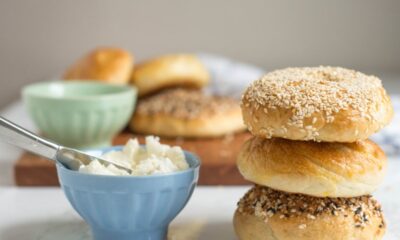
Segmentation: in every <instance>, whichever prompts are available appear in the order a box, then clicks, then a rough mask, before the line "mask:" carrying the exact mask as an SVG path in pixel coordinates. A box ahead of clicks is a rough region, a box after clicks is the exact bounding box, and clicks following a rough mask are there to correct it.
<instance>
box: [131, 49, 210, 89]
mask: <svg viewBox="0 0 400 240" xmlns="http://www.w3.org/2000/svg"><path fill="white" fill-rule="evenodd" d="M209 78H210V76H209V74H208V71H207V69H206V68H205V66H204V65H203V64H202V63H201V62H200V60H199V59H198V58H197V57H196V56H195V55H190V54H176V55H166V56H162V57H158V58H155V59H152V60H149V61H146V62H143V63H140V64H138V65H137V66H136V67H135V69H134V71H133V74H132V84H133V85H135V86H136V87H137V89H138V92H139V96H144V95H147V94H150V93H154V92H157V91H159V90H161V89H165V88H169V87H182V86H183V87H190V88H202V87H204V86H205V85H207V84H208V82H209Z"/></svg>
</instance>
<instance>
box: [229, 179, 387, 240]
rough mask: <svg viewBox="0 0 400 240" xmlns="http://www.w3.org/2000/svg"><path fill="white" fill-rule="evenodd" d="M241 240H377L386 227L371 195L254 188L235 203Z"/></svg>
mask: <svg viewBox="0 0 400 240" xmlns="http://www.w3.org/2000/svg"><path fill="white" fill-rule="evenodd" d="M233 222H234V228H235V231H236V234H237V235H238V237H239V239H240V240H294V239H295V240H316V239H318V240H344V239H345V240H379V239H382V237H383V235H384V233H385V229H386V225H385V222H384V219H383V214H382V211H381V207H380V205H379V203H378V202H377V201H376V200H375V199H373V198H372V197H371V196H362V197H357V198H315V197H308V196H304V195H300V194H288V193H284V192H278V191H274V190H272V189H270V188H266V187H260V186H256V187H254V188H252V189H251V190H250V191H249V192H248V193H247V194H246V195H245V196H244V197H243V198H242V199H241V200H240V202H239V203H238V209H237V210H236V213H235V216H234V220H233Z"/></svg>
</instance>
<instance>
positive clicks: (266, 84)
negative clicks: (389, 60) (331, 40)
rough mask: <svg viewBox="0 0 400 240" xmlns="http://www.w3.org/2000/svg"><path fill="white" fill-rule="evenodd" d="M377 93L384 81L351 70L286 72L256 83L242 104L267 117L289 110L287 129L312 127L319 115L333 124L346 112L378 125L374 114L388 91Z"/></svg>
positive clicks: (311, 136)
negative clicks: (269, 113)
mask: <svg viewBox="0 0 400 240" xmlns="http://www.w3.org/2000/svg"><path fill="white" fill-rule="evenodd" d="M377 89H383V88H382V83H381V80H380V79H378V78H377V77H375V76H370V75H365V74H363V73H360V72H357V71H354V70H350V69H345V68H340V67H329V66H327V67H324V66H320V67H311V68H286V69H282V70H276V71H273V72H270V73H268V74H266V75H265V76H264V77H262V78H261V79H259V80H256V81H254V82H253V83H252V84H251V85H250V86H249V87H248V88H247V89H246V91H245V93H244V94H243V98H242V101H244V102H245V103H246V105H247V104H249V107H250V108H251V109H256V110H257V109H258V108H260V107H262V108H263V112H264V113H266V114H267V113H268V112H269V111H270V110H271V109H272V110H273V109H277V108H281V109H287V110H288V112H291V116H290V117H289V120H288V121H287V122H286V123H285V124H284V125H285V126H296V127H298V128H303V123H304V122H305V121H306V120H307V121H310V122H311V123H312V124H316V123H317V122H318V120H319V119H317V118H316V117H313V114H315V113H322V118H323V119H322V120H325V121H326V122H327V123H332V122H333V121H334V120H335V115H336V114H337V113H339V112H340V111H342V110H349V111H351V113H349V118H350V117H351V118H354V119H358V118H364V119H366V120H367V121H375V119H376V118H377V117H378V116H375V115H376V114H375V115H374V114H373V113H374V112H376V110H375V109H373V108H375V107H376V106H377V105H379V104H381V102H382V100H383V98H385V96H386V94H385V92H384V90H383V91H380V92H382V94H376V91H377ZM371 113H372V114H371ZM311 117H312V118H311ZM309 118H311V119H310V120H308V119H309ZM317 130H318V129H314V128H313V129H307V130H306V131H305V132H304V135H305V136H306V137H305V138H306V139H310V140H311V139H315V138H316V137H317V136H318V135H316V133H317Z"/></svg>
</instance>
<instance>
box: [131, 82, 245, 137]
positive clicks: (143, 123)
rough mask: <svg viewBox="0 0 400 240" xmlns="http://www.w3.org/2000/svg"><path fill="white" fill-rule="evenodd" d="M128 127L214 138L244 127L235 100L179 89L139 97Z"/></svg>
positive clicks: (172, 135)
mask: <svg viewBox="0 0 400 240" xmlns="http://www.w3.org/2000/svg"><path fill="white" fill-rule="evenodd" d="M130 127H131V129H132V131H133V132H135V133H142V134H153V135H157V136H164V137H217V136H222V135H226V134H230V133H234V132H238V131H243V130H245V126H244V124H243V122H242V114H241V111H240V106H239V102H237V101H236V100H234V99H231V98H227V97H215V96H207V95H205V94H203V93H202V92H201V91H199V90H191V89H179V88H178V89H168V90H165V91H163V92H161V93H158V94H155V95H152V96H149V97H146V98H143V99H140V100H139V102H138V105H137V108H136V112H135V114H134V116H133V118H132V121H131V123H130Z"/></svg>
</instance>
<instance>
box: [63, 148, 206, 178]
mask: <svg viewBox="0 0 400 240" xmlns="http://www.w3.org/2000/svg"><path fill="white" fill-rule="evenodd" d="M123 147H124V146H123V145H116V146H110V147H103V148H93V149H84V150H82V152H85V153H88V152H91V151H102V152H103V153H106V152H109V151H112V150H119V149H122V148H123ZM182 151H183V153H184V154H185V160H186V159H187V156H188V155H189V156H191V157H192V158H193V160H195V164H194V165H193V166H189V168H188V169H185V170H181V171H176V172H169V173H159V174H152V175H140V176H137V175H122V176H120V175H102V174H92V173H84V172H79V171H74V170H70V169H68V168H66V167H64V166H63V165H62V164H61V163H59V162H56V166H57V168H58V169H60V170H62V171H65V172H66V173H68V174H72V175H76V176H86V177H93V178H96V177H97V178H111V179H154V178H165V177H171V176H177V175H183V174H187V173H190V172H193V171H195V170H196V169H198V168H200V166H201V160H200V158H199V157H198V156H197V154H195V153H193V152H189V151H186V150H182ZM186 161H187V160H186Z"/></svg>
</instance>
